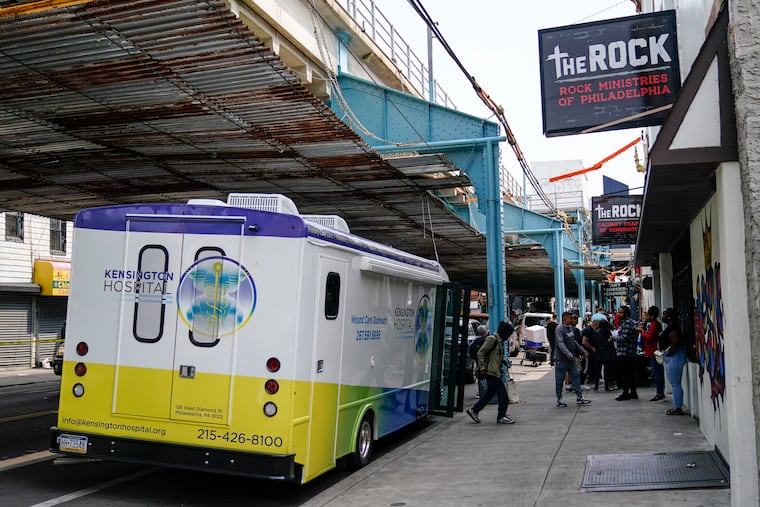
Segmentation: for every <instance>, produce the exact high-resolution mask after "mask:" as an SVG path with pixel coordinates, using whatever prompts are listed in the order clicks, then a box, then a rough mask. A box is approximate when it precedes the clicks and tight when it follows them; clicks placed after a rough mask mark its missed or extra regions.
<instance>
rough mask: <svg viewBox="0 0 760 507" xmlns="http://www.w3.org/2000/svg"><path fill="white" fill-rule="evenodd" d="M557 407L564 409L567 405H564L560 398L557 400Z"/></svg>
mask: <svg viewBox="0 0 760 507" xmlns="http://www.w3.org/2000/svg"><path fill="white" fill-rule="evenodd" d="M557 406H558V407H566V406H567V403H565V402H564V401H562V398H560V399H558V400H557Z"/></svg>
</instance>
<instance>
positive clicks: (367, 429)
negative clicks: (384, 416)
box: [348, 412, 374, 469]
mask: <svg viewBox="0 0 760 507" xmlns="http://www.w3.org/2000/svg"><path fill="white" fill-rule="evenodd" d="M373 420H374V418H373V417H372V414H371V413H369V412H367V413H366V414H364V418H362V422H361V424H360V425H359V430H358V431H357V432H356V442H355V448H354V452H353V453H351V454H350V455H349V457H348V464H349V466H350V467H351V468H353V469H357V468H361V467H363V466H365V465H367V463H369V460H370V458H371V457H372V447H373V444H374V441H373V440H372V436H373V434H374V432H373V431H372V423H373Z"/></svg>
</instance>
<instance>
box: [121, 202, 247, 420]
mask: <svg viewBox="0 0 760 507" xmlns="http://www.w3.org/2000/svg"><path fill="white" fill-rule="evenodd" d="M244 225H245V220H244V218H242V217H194V216H182V217H165V216H163V217H162V216H155V215H153V216H130V217H128V226H127V239H126V244H125V260H124V266H125V269H129V270H133V271H134V273H135V276H136V277H141V278H143V279H144V278H145V277H148V278H150V277H157V276H159V275H158V274H159V273H163V278H165V279H166V283H164V284H163V285H162V286H150V287H149V286H148V285H146V284H141V286H140V287H139V290H136V291H135V293H134V294H133V296H134V297H125V298H124V299H123V301H122V311H121V314H122V317H121V319H120V324H119V338H118V339H119V348H118V352H117V361H116V382H115V393H114V411H115V412H116V413H121V414H129V415H139V416H148V417H158V418H171V419H177V420H185V421H197V422H201V421H202V422H205V423H221V424H224V423H228V422H229V400H230V394H231V390H232V371H233V367H234V363H233V358H234V353H235V348H236V339H237V330H238V329H239V328H240V327H241V322H245V321H247V318H248V317H250V313H251V312H252V311H253V305H254V303H255V290H254V289H253V282H252V280H251V278H250V276H249V275H248V272H247V271H246V270H245V268H243V267H242V265H241V264H240V262H239V260H238V259H240V258H241V256H242V249H243V241H242V240H243V233H244ZM156 233H158V234H156ZM149 289H150V290H149Z"/></svg>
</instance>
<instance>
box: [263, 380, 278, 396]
mask: <svg viewBox="0 0 760 507" xmlns="http://www.w3.org/2000/svg"><path fill="white" fill-rule="evenodd" d="M264 389H265V390H266V392H267V393H269V394H274V393H276V392H277V391H279V390H280V384H278V383H277V381H276V380H275V379H271V378H270V379H269V380H267V381H266V383H265V384H264Z"/></svg>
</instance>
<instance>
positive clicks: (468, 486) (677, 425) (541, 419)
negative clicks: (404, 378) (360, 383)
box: [303, 365, 730, 507]
mask: <svg viewBox="0 0 760 507" xmlns="http://www.w3.org/2000/svg"><path fill="white" fill-rule="evenodd" d="M512 376H513V378H515V380H517V381H518V391H519V394H520V399H521V402H520V403H519V404H516V405H511V406H510V407H509V411H508V415H510V416H511V417H512V418H514V419H515V421H516V423H515V424H513V425H497V424H495V420H496V406H495V405H489V406H487V407H486V408H485V409H483V411H482V412H481V413H480V418H481V421H482V423H481V424H475V423H474V422H473V421H472V420H471V419H470V418H469V417H468V416H467V415H466V414H464V413H458V414H455V416H454V418H453V420H443V422H441V423H436V424H434V425H433V426H432V427H431V429H430V430H428V431H426V432H424V433H422V434H421V435H419V436H417V437H415V438H414V439H412V440H410V441H409V442H407V443H405V444H403V445H401V446H400V447H398V448H396V449H394V450H393V451H391V452H389V453H388V454H385V455H383V456H381V457H379V458H378V459H377V460H375V461H372V462H371V463H370V464H369V465H368V466H367V467H365V468H363V469H361V470H359V471H357V472H356V473H354V474H352V475H350V476H349V477H347V478H346V479H344V480H342V481H341V482H339V483H337V484H336V485H334V486H332V487H330V488H329V489H327V490H325V491H323V492H322V493H320V494H319V495H317V496H316V497H314V498H312V499H311V500H310V501H308V502H307V503H305V504H303V505H305V506H308V507H314V506H328V507H338V506H351V507H356V506H373V507H374V506H381V505H391V506H407V507H412V506H421V505H431V506H461V505H467V506H478V505H484V506H535V505H538V506H555V505H557V506H559V505H561V506H584V507H586V506H617V505H626V506H629V507H630V506H667V505H688V506H698V505H704V506H711V507H712V506H724V505H730V490H729V489H728V488H723V489H682V490H659V491H624V492H614V493H611V492H581V491H580V486H581V482H582V480H583V474H584V470H585V466H586V457H587V456H588V455H598V454H629V453H655V452H675V451H702V450H712V447H711V446H710V445H708V443H707V441H706V440H705V438H704V436H703V435H702V433H701V432H700V431H699V424H698V421H696V420H695V419H692V418H690V417H689V416H666V415H665V410H666V409H668V408H670V407H671V406H672V401H671V397H670V395H668V396H667V398H666V400H665V402H650V401H648V400H649V399H650V398H651V397H652V396H653V395H654V388H653V387H649V388H640V389H639V400H629V401H615V397H616V396H617V395H618V394H620V391H614V392H604V391H603V390H602V391H600V392H593V391H587V392H585V393H584V395H585V396H586V397H587V398H589V399H591V400H593V403H591V404H590V405H587V406H582V407H578V406H576V405H575V394H574V393H566V394H565V401H566V402H567V403H568V407H567V408H558V407H556V406H555V396H554V371H553V368H551V367H550V366H548V365H542V366H539V367H537V368H533V367H529V366H519V365H516V366H513V368H512ZM474 394H475V390H474V386H467V390H466V396H465V407H467V406H470V405H471V404H472V403H474V401H475V399H474V397H473V395H474Z"/></svg>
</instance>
